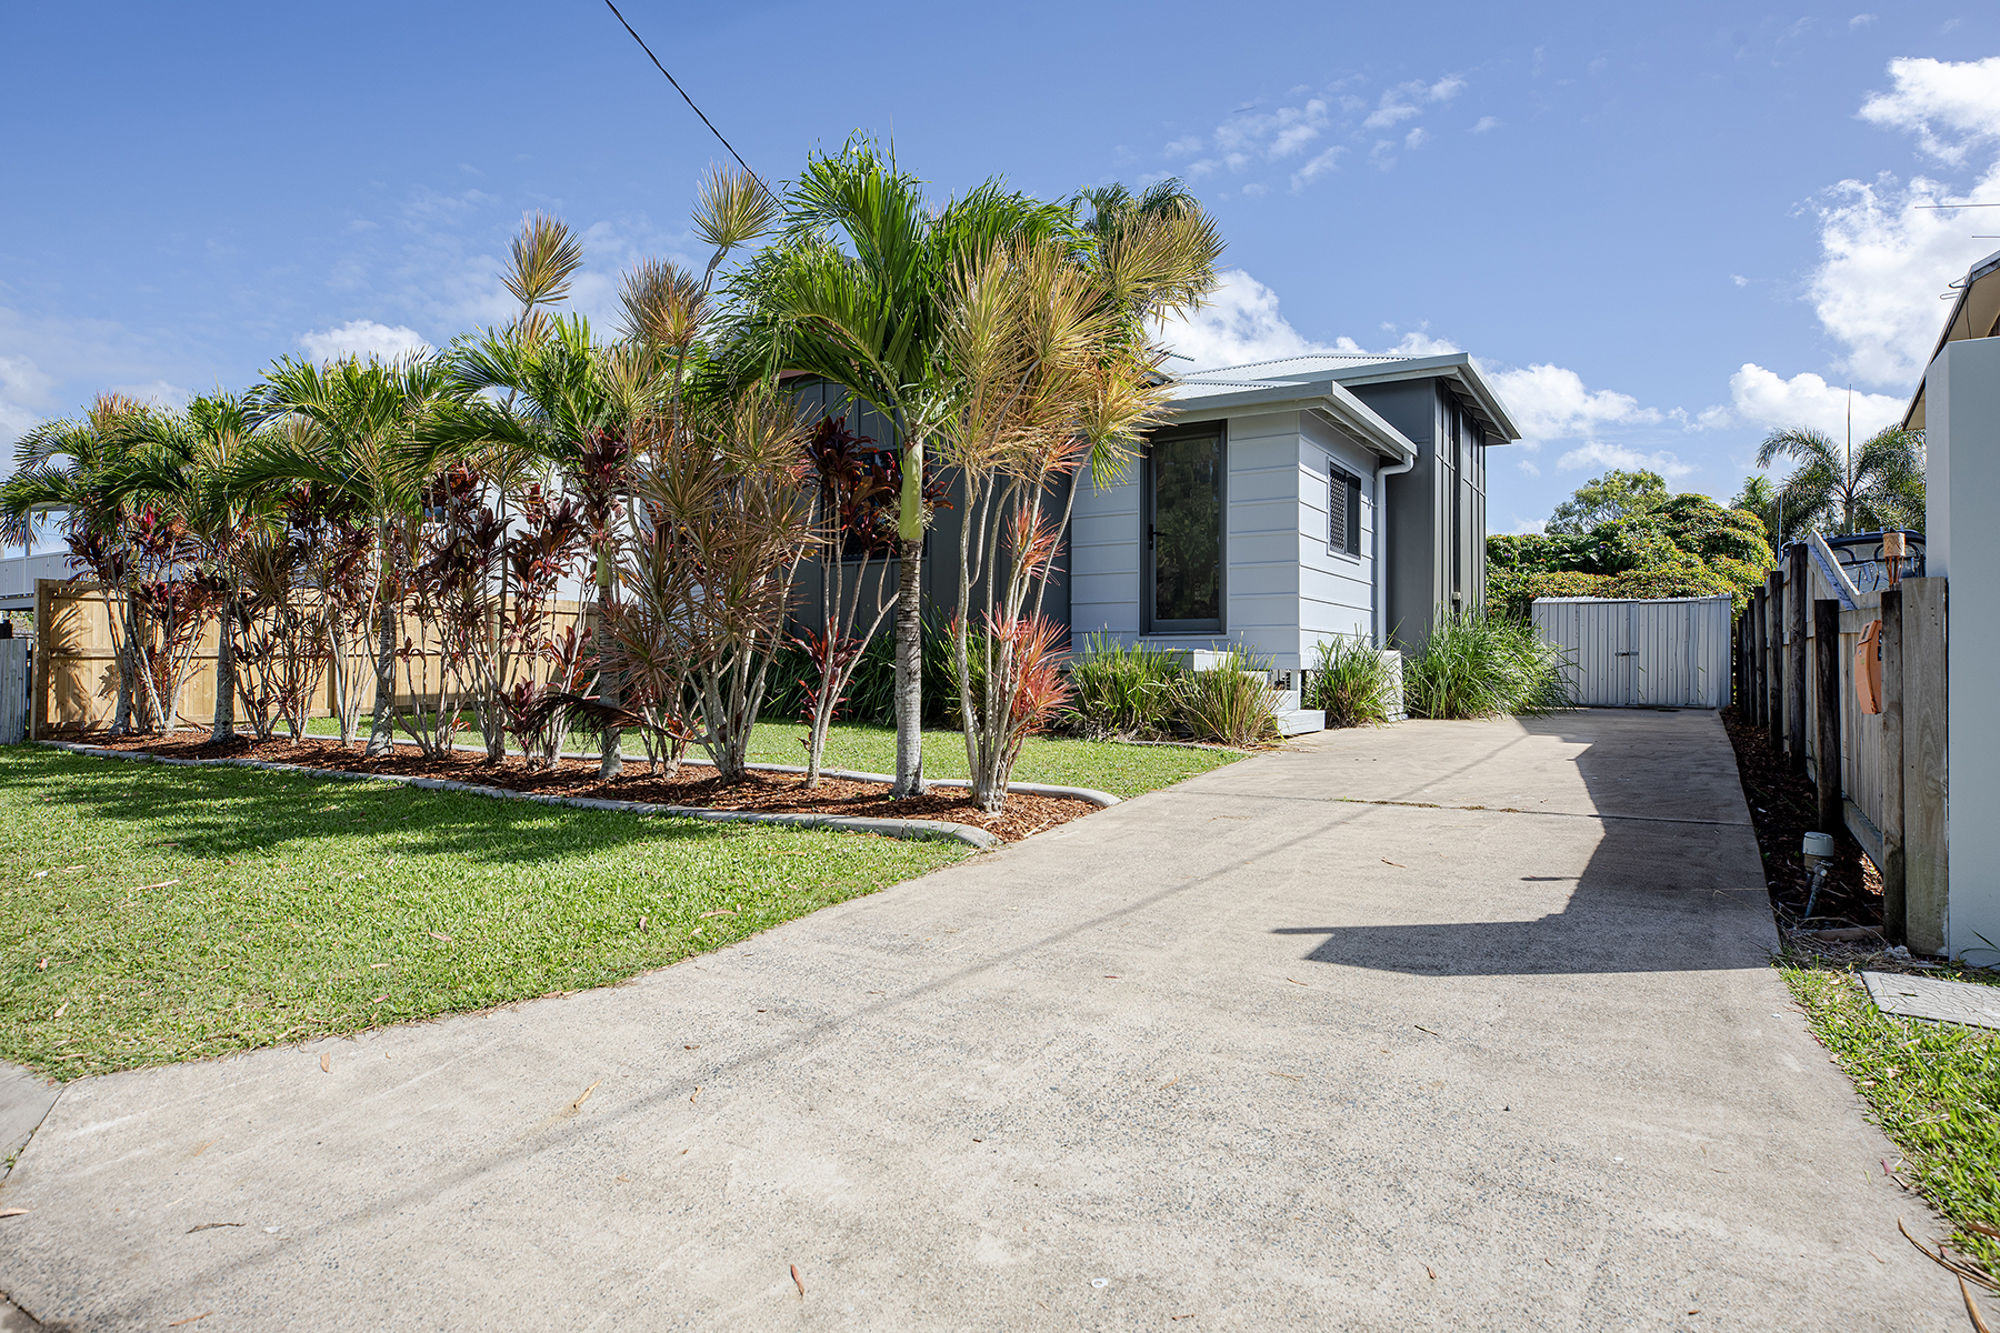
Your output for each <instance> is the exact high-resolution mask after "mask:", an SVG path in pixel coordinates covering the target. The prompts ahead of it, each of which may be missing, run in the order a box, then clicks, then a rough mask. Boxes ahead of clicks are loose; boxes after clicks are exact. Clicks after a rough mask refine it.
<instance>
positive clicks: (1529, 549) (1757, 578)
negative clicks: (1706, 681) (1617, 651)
mask: <svg viewBox="0 0 2000 1333" xmlns="http://www.w3.org/2000/svg"><path fill="white" fill-rule="evenodd" d="M1486 552H1487V557H1486V558H1487V597H1488V600H1489V601H1491V602H1492V603H1494V604H1496V605H1504V606H1505V607H1506V608H1507V610H1508V611H1509V612H1511V613H1512V614H1515V615H1526V614H1527V611H1528V606H1529V604H1530V603H1532V602H1533V601H1534V600H1535V598H1537V597H1638V598H1654V597H1713V596H1716V595H1717V594H1720V593H1728V594H1729V595H1730V596H1731V597H1733V598H1734V599H1735V600H1736V603H1737V605H1738V607H1739V608H1740V607H1741V606H1742V605H1743V604H1744V603H1745V602H1747V601H1748V599H1749V596H1750V594H1751V593H1752V592H1753V591H1755V590H1756V588H1757V585H1758V584H1759V583H1761V582H1762V581H1763V578H1764V574H1765V572H1766V571H1767V570H1769V569H1770V568H1772V566H1773V563H1774V561H1773V557H1772V554H1771V547H1770V544H1769V543H1768V542H1767V541H1766V540H1765V537H1764V525H1763V521H1762V520H1761V519H1759V518H1758V516H1757V515H1755V514H1753V513H1749V512H1747V511H1744V510H1741V509H1724V508H1723V507H1722V506H1721V505H1719V504H1717V503H1716V502H1715V501H1713V500H1711V499H1709V498H1708V497H1707V496H1706V495H1693V494H1683V495H1674V496H1668V497H1665V498H1663V499H1661V500H1660V501H1659V502H1658V503H1656V504H1652V505H1649V506H1648V507H1646V508H1644V509H1642V510H1639V511H1637V512H1633V513H1627V514H1625V515H1623V516H1621V517H1616V518H1611V519H1608V520H1605V521H1603V522H1600V523H1597V524H1595V525H1594V526H1592V527H1591V528H1590V529H1588V530H1587V531H1583V532H1556V531H1553V530H1551V531H1549V532H1547V533H1530V534H1526V535H1522V536H1496V537H1489V538H1488V539H1487V543H1486Z"/></svg>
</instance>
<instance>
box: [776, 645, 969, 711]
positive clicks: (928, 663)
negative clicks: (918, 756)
mask: <svg viewBox="0 0 2000 1333" xmlns="http://www.w3.org/2000/svg"><path fill="white" fill-rule="evenodd" d="M951 659H952V653H951V639H950V637H949V636H947V635H946V634H945V632H944V630H943V629H942V628H940V627H938V626H936V625H933V624H932V623H931V622H930V621H928V620H926V621H925V622H924V725H925V726H926V727H942V726H947V725H956V724H955V722H954V720H953V719H954V718H955V717H956V713H957V710H956V708H955V707H953V706H952V700H954V699H956V698H957V697H958V695H957V689H958V687H957V686H956V685H954V684H953V683H952V679H951ZM817 675H818V669H817V668H816V667H815V666H814V665H813V663H812V659H811V657H810V656H809V655H808V654H807V652H806V650H805V649H804V648H803V647H801V646H800V645H799V643H798V641H797V640H796V639H787V640H786V641H785V644H784V646H783V647H782V648H780V649H779V650H778V651H777V652H776V653H775V654H773V656H772V658H771V687H770V701H769V702H768V703H766V704H765V705H764V713H765V715H766V716H767V717H773V718H777V717H809V716H810V709H809V706H808V696H807V682H808V681H811V680H813V679H814V678H816V676H817ZM834 717H835V720H836V721H840V722H866V723H871V724H875V725H879V726H885V727H887V726H894V725H895V722H896V641H895V638H894V637H893V636H891V635H888V634H877V635H875V636H874V637H873V638H871V639H869V640H868V646H867V648H865V649H863V650H862V653H861V660H860V661H859V662H857V663H855V665H854V674H853V675H852V676H851V677H849V678H848V682H847V689H846V691H845V693H843V694H842V696H841V703H840V707H839V708H838V710H837V711H836V712H835V714H834Z"/></svg>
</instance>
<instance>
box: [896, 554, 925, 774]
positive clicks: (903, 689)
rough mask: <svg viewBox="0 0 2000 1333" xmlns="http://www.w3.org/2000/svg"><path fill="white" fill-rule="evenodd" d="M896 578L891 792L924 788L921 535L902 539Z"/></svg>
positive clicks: (922, 574)
mask: <svg viewBox="0 0 2000 1333" xmlns="http://www.w3.org/2000/svg"><path fill="white" fill-rule="evenodd" d="M901 564H902V568H901V569H900V570H899V571H898V573H897V580H896V785H895V787H893V788H892V789H891V790H890V793H889V794H890V795H891V796H919V795H922V794H923V790H924V616H923V592H924V539H923V536H922V534H921V532H919V535H918V536H917V538H916V540H915V541H911V540H910V539H908V538H905V539H904V540H903V542H902V546H901Z"/></svg>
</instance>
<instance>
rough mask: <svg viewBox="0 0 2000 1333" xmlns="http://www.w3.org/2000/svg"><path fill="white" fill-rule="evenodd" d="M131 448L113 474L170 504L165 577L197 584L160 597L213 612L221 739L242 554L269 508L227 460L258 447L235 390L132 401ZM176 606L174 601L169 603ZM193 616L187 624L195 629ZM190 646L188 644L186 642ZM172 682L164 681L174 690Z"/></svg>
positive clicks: (231, 726) (225, 735)
mask: <svg viewBox="0 0 2000 1333" xmlns="http://www.w3.org/2000/svg"><path fill="white" fill-rule="evenodd" d="M125 430H126V432H127V434H128V436H129V439H130V442H131V446H132V448H131V450H130V453H129V456H128V458H127V461H126V464H125V466H124V468H123V469H122V471H121V475H120V478H119V484H120V485H122V486H123V487H124V488H126V489H127V490H128V491H129V492H130V493H131V494H132V495H134V496H135V497H136V498H138V499H139V500H141V501H143V502H145V503H146V504H148V505H151V506H156V507H157V508H158V509H159V510H160V511H162V512H164V513H168V514H171V515H172V516H173V518H174V520H175V522H176V523H177V525H178V528H179V531H180V533H181V535H182V539H183V543H184V544H183V547H182V549H181V551H180V552H179V553H177V555H176V556H175V559H176V562H177V563H176V565H175V567H173V568H171V569H170V570H169V572H168V573H167V574H166V576H165V577H166V580H167V581H169V582H178V581H181V580H191V581H194V582H196V583H198V584H199V585H200V588H199V591H200V593H201V594H202V595H201V596H200V597H198V598H193V599H189V598H188V597H186V596H185V595H184V592H183V590H181V589H178V588H176V589H175V590H174V592H173V594H172V595H171V596H169V595H168V594H165V593H163V594H161V596H162V599H163V602H166V601H171V602H181V601H188V603H189V607H190V608H192V609H199V610H203V611H205V610H207V609H209V608H210V607H212V608H213V609H214V611H215V612H216V615H217V621H218V623H217V632H216V653H215V712H214V716H213V717H212V719H211V721H210V724H209V740H210V742H211V743H216V744H221V743H226V742H228V741H230V740H233V739H234V738H235V735H236V701H237V694H238V692H239V688H240V683H241V681H240V676H241V673H240V670H239V668H238V665H237V656H238V645H239V637H240V634H241V631H242V628H243V625H244V607H243V566H242V562H243V558H244V555H245V553H246V551H248V549H249V548H250V547H251V545H252V544H253V543H254V542H256V541H257V540H258V539H259V538H260V537H261V536H262V535H264V534H266V533H268V532H269V530H270V528H271V525H272V519H273V517H274V515H273V512H272V507H271V506H269V505H268V504H266V503H264V502H263V500H262V498H261V495H260V492H259V491H258V490H257V489H256V488H251V487H245V486H242V485H240V484H239V483H238V480H237V475H236V468H237V466H238V464H239V463H241V461H242V460H243V458H244V456H245V455H246V454H248V453H250V452H251V451H253V450H255V449H256V448H257V447H258V439H257V430H258V422H257V420H256V417H255V414H254V413H253V411H252V409H251V407H250V404H249V402H248V401H247V400H246V399H245V398H243V397H241V396H239V395H235V394H223V393H218V394H213V395H204V396H201V397H197V398H195V399H194V400H193V401H192V402H190V403H189V404H188V405H187V407H186V408H184V409H182V410H180V411H177V412H176V411H150V410H148V411H139V412H135V413H133V414H132V415H131V416H130V417H129V418H128V419H127V421H126V425H125ZM177 611H178V608H177ZM201 629H202V626H201V625H200V624H196V625H195V626H194V627H193V633H194V635H195V636H197V637H198V636H199V635H200V632H201ZM189 651H190V652H191V651H192V649H190V650H189ZM178 693H179V687H178V685H176V686H175V688H174V694H175V696H176V697H177V696H178Z"/></svg>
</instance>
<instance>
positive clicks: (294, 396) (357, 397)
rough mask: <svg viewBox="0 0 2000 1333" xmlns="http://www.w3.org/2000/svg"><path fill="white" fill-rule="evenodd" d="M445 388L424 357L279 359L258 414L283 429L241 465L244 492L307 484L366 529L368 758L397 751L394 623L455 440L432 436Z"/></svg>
mask: <svg viewBox="0 0 2000 1333" xmlns="http://www.w3.org/2000/svg"><path fill="white" fill-rule="evenodd" d="M451 390H452V385H451V382H450V379H449V377H448V375H447V373H446V369H445V366H444V363H443V362H442V361H440V360H439V359H438V358H436V357H434V356H429V355H413V356H405V357H400V358H398V359H396V360H395V361H391V362H383V361H376V360H369V361H357V360H351V359H350V360H344V361H337V362H335V363H334V364H332V365H330V366H318V365H314V364H312V363H311V362H303V361H294V360H291V359H289V358H287V359H286V360H283V361H280V362H279V363H278V364H277V365H276V366H274V367H273V368H272V369H271V371H270V372H269V373H268V374H267V375H266V376H265V382H264V384H263V385H262V386H261V387H260V389H259V391H258V399H259V403H260V406H261V407H262V408H263V410H264V412H265V413H266V414H268V416H269V417H270V418H271V419H273V420H274V421H276V422H279V423H282V424H283V425H284V426H285V429H283V430H278V431H273V432H272V433H271V434H270V435H269V436H268V438H266V439H265V441H264V443H263V444H262V445H261V446H260V447H259V448H258V449H257V450H256V452H255V453H254V454H252V455H251V456H250V457H249V458H248V459H246V460H245V462H244V464H243V467H242V470H241V474H240V475H241V476H242V478H243V480H244V481H245V483H246V484H250V485H274V484H275V485H295V484H299V483H304V484H308V485H311V486H314V487H316V488H318V489H319V491H320V492H321V493H322V494H323V495H324V496H325V497H326V498H327V500H328V502H329V503H334V504H338V505H339V506H340V507H341V508H342V510H343V511H344V512H346V513H348V514H350V515H352V516H353V517H354V518H355V519H356V520H357V521H360V522H365V523H366V524H367V525H368V527H369V528H370V529H371V531H372V535H373V541H372V543H371V546H370V549H369V556H370V557H371V560H372V568H371V569H370V571H369V573H370V576H371V577H370V579H369V600H368V604H367V616H366V619H367V622H368V624H369V627H370V629H371V630H372V631H373V637H374V641H375V654H374V656H375V663H374V666H375V670H374V684H375V691H374V708H373V716H372V718H371V720H370V723H369V729H368V744H367V747H366V749H365V751H364V752H365V753H366V754H368V755H370V756H375V755H385V754H388V753H389V752H390V751H391V749H392V747H393V746H394V743H395V697H396V661H397V651H398V648H399V644H398V632H397V631H398V625H399V621H400V611H401V602H402V598H403V594H404V592H405V591H406V590H407V588H408V586H409V576H410V567H411V557H412V554H413V552H414V551H415V537H416V529H417V526H418V524H419V523H420V522H421V521H422V517H423V502H424V497H425V494H426V490H427V488H428V487H429V486H430V484H431V482H432V481H433V479H434V478H436V477H437V475H438V474H439V472H440V471H441V470H442V468H443V466H444V464H445V462H446V461H447V457H448V450H449V449H450V448H451V447H452V441H451V440H450V439H449V438H448V437H443V436H441V435H440V434H439V433H438V432H437V431H435V430H433V429H432V428H431V427H432V424H433V420H434V418H435V417H436V415H437V413H438V411H439V409H440V405H441V404H442V402H443V401H444V400H445V399H446V398H447V396H448V395H449V394H450V392H451Z"/></svg>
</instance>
